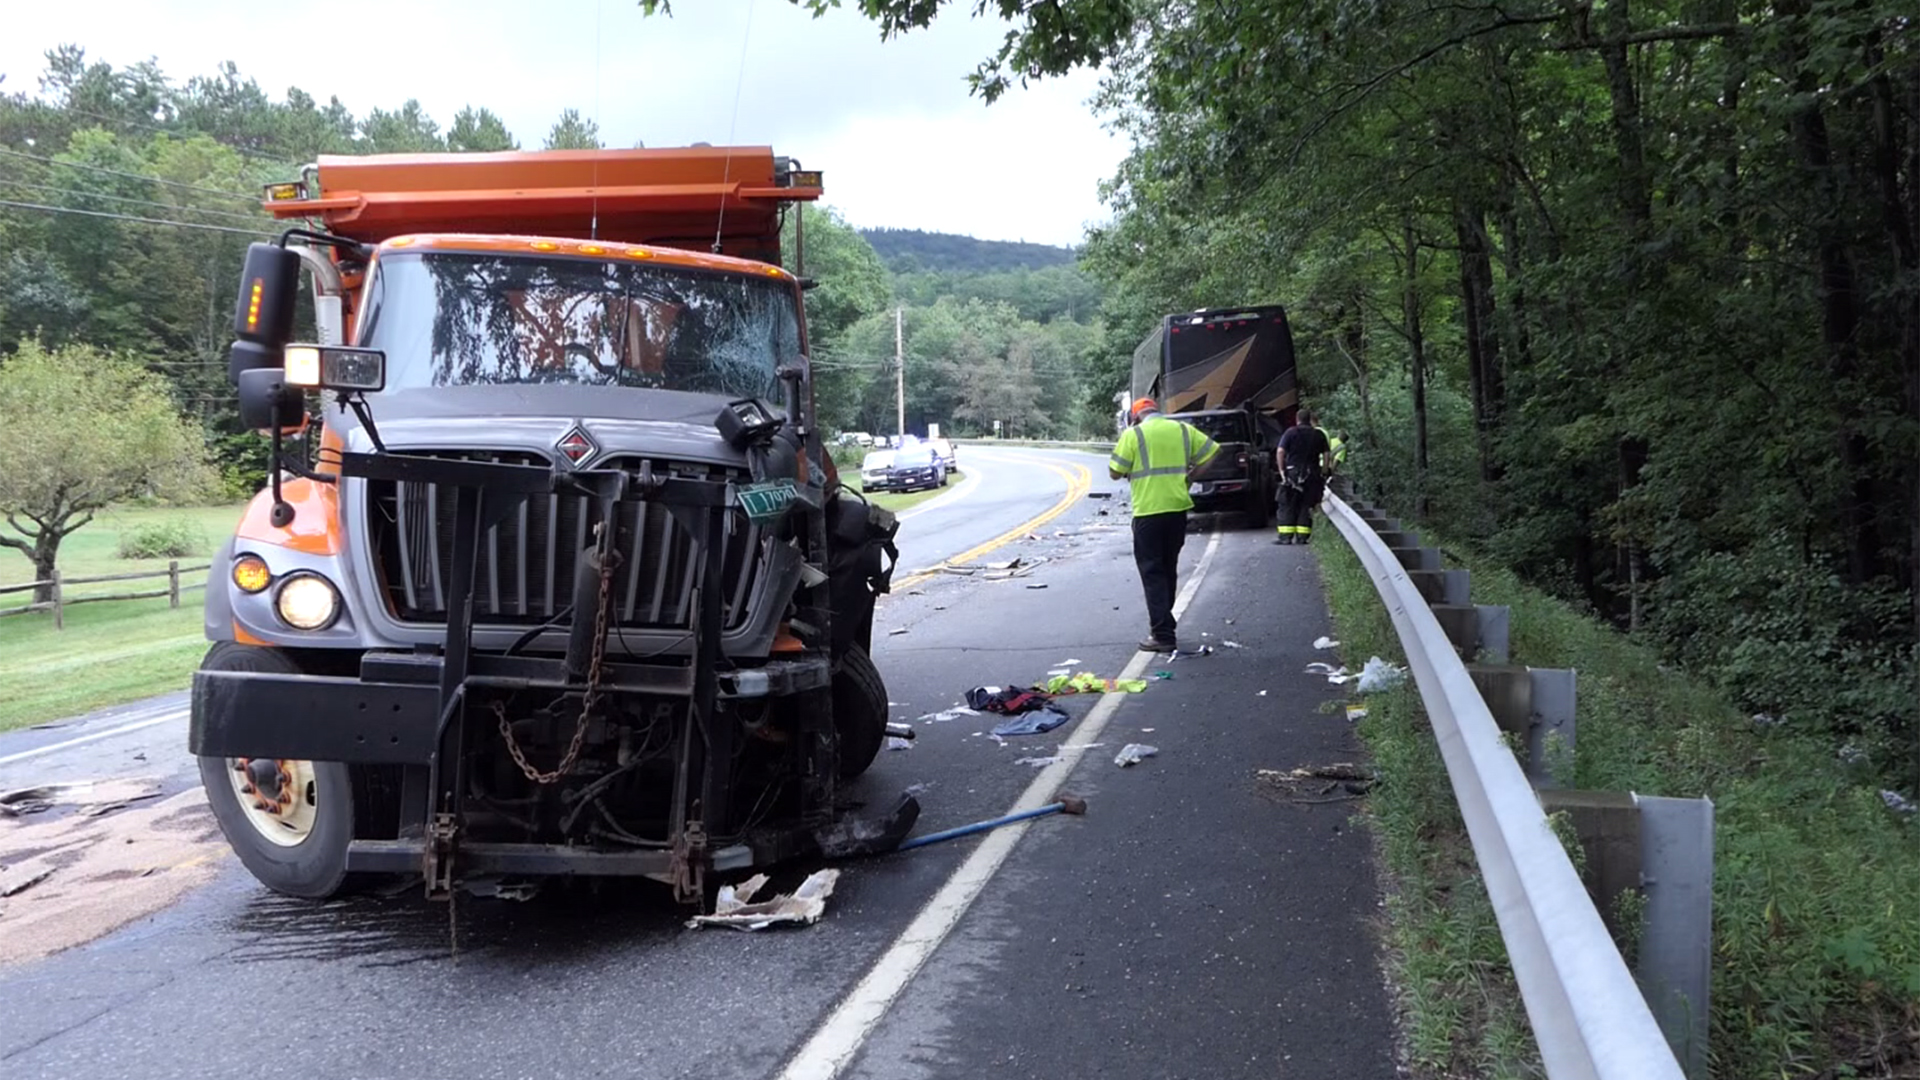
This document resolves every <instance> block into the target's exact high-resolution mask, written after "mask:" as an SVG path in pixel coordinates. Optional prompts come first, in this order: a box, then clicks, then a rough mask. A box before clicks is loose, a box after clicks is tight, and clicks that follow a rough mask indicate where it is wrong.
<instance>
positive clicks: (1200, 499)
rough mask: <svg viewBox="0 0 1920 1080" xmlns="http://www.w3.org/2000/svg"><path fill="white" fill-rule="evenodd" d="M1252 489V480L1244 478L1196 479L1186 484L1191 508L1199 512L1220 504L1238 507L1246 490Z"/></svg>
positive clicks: (1244, 496) (1243, 500)
mask: <svg viewBox="0 0 1920 1080" xmlns="http://www.w3.org/2000/svg"><path fill="white" fill-rule="evenodd" d="M1252 490H1253V484H1252V482H1251V481H1248V480H1246V479H1244V478H1242V479H1235V480H1196V481H1194V482H1193V483H1191V484H1188V485H1187V495H1188V496H1189V497H1191V498H1192V499H1193V508H1194V510H1195V511H1197V512H1199V513H1206V512H1208V511H1209V510H1211V509H1214V508H1216V507H1221V506H1226V507H1230V508H1233V509H1239V508H1240V506H1241V504H1242V503H1243V502H1245V500H1246V497H1247V492H1249V491H1252Z"/></svg>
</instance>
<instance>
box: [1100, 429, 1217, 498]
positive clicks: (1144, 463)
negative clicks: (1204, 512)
mask: <svg viewBox="0 0 1920 1080" xmlns="http://www.w3.org/2000/svg"><path fill="white" fill-rule="evenodd" d="M1133 430H1134V432H1135V435H1134V437H1133V438H1134V446H1135V447H1137V448H1138V449H1137V456H1138V459H1139V460H1138V464H1137V467H1135V468H1133V469H1131V470H1129V471H1128V472H1127V479H1129V480H1131V481H1132V482H1133V515H1134V516H1135V517H1149V516H1151V515H1154V514H1172V513H1178V512H1180V511H1184V510H1191V509H1193V496H1191V495H1190V494H1188V492H1187V474H1188V473H1189V472H1191V471H1192V469H1193V466H1194V465H1195V464H1196V462H1195V461H1194V459H1193V443H1194V438H1193V436H1194V431H1193V428H1191V427H1189V426H1188V425H1187V424H1184V423H1182V422H1180V421H1178V420H1175V419H1173V418H1172V417H1167V416H1149V417H1147V418H1146V419H1144V420H1142V421H1141V422H1140V423H1139V424H1137V425H1135V426H1134V429H1133ZM1176 432H1177V438H1178V441H1175V438H1176ZM1201 439H1202V440H1203V445H1202V447H1201V451H1202V453H1203V454H1205V455H1206V457H1211V456H1212V453H1211V452H1209V449H1208V448H1209V447H1212V440H1210V439H1207V438H1206V436H1205V435H1204V434H1202V435H1201ZM1115 456H1116V457H1124V455H1120V454H1117V453H1116V455H1115ZM1203 460H1204V459H1203Z"/></svg>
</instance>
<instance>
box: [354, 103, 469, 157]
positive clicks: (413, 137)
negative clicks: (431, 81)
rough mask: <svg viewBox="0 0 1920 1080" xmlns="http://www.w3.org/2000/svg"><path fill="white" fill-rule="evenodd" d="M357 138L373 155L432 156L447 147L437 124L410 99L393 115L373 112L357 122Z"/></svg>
mask: <svg viewBox="0 0 1920 1080" xmlns="http://www.w3.org/2000/svg"><path fill="white" fill-rule="evenodd" d="M360 137H361V138H362V139H363V140H365V142H366V146H365V147H364V149H365V151H366V152H367V153H372V154H419V153H434V152H437V151H441V150H445V149H446V148H447V142H446V140H445V139H443V138H441V137H440V125H439V124H437V123H435V122H434V119H433V117H431V116H428V115H427V111H426V109H425V108H423V107H422V106H421V104H420V102H418V101H416V100H414V99H413V98H408V99H407V103H406V104H404V105H402V106H400V108H398V109H396V110H394V111H392V112H388V111H387V110H385V109H375V110H373V111H372V112H370V113H368V114H367V118H366V119H365V120H362V121H360Z"/></svg>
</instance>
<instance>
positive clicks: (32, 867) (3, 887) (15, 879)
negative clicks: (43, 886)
mask: <svg viewBox="0 0 1920 1080" xmlns="http://www.w3.org/2000/svg"><path fill="white" fill-rule="evenodd" d="M53 871H54V865H53V864H52V863H50V862H47V861H45V860H43V859H28V860H26V861H24V862H17V863H14V864H13V865H12V866H0V899H4V898H5V897H9V896H13V895H15V894H17V893H23V892H26V891H27V890H28V889H31V888H33V887H34V886H35V885H38V884H40V883H41V882H43V881H45V880H47V879H48V878H50V877H52V876H53Z"/></svg>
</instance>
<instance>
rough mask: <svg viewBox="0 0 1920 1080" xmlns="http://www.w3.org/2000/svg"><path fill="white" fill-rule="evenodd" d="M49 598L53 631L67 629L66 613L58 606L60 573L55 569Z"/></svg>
mask: <svg viewBox="0 0 1920 1080" xmlns="http://www.w3.org/2000/svg"><path fill="white" fill-rule="evenodd" d="M50 598H51V599H52V601H53V628H54V629H55V630H65V629H66V628H67V613H66V611H65V610H63V609H62V608H61V606H60V571H59V570H58V569H57V568H56V569H55V570H54V572H53V591H52V593H51V594H50Z"/></svg>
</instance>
